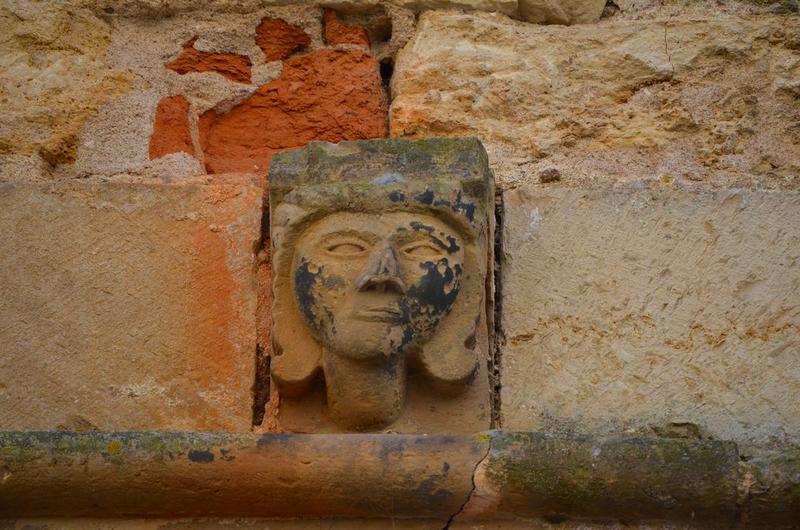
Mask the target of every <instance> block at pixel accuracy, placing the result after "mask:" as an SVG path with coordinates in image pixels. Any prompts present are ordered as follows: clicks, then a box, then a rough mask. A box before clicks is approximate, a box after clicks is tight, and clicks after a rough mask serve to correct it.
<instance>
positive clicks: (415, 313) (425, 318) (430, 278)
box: [404, 258, 462, 333]
mask: <svg viewBox="0 0 800 530" xmlns="http://www.w3.org/2000/svg"><path fill="white" fill-rule="evenodd" d="M419 267H420V269H421V271H422V274H421V276H419V277H418V279H417V281H416V282H415V283H414V284H413V285H412V286H411V287H410V288H409V290H408V293H407V297H406V300H405V304H404V305H405V307H406V309H407V311H408V318H409V320H410V321H411V324H412V326H414V327H415V328H416V330H415V331H416V332H423V333H427V332H429V331H431V330H432V329H433V328H434V327H435V326H436V325H437V324H438V323H439V320H440V319H441V318H442V317H443V316H444V315H446V314H447V313H448V312H449V311H450V309H451V308H452V306H453V303H454V302H455V300H456V297H457V296H458V292H459V290H460V288H461V273H462V270H461V264H460V263H456V264H453V265H451V264H450V263H449V261H448V260H447V258H444V259H441V260H438V261H437V262H431V261H427V262H423V263H420V264H419Z"/></svg>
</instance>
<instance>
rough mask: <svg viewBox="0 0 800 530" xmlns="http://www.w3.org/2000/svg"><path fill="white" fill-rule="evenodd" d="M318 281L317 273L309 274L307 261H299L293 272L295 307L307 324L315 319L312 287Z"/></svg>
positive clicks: (309, 268) (309, 269)
mask: <svg viewBox="0 0 800 530" xmlns="http://www.w3.org/2000/svg"><path fill="white" fill-rule="evenodd" d="M318 279H319V271H317V272H311V267H310V263H309V262H308V260H306V259H303V260H301V262H300V266H299V267H297V268H295V271H294V295H295V297H296V298H297V305H298V307H299V308H300V311H301V312H302V313H303V316H304V317H305V319H306V321H307V322H313V321H314V320H315V318H316V315H315V312H314V307H315V299H314V287H315V285H316V283H317V280H318Z"/></svg>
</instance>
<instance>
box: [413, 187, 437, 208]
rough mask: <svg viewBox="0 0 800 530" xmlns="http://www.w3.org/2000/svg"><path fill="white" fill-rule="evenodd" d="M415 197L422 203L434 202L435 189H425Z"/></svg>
mask: <svg viewBox="0 0 800 530" xmlns="http://www.w3.org/2000/svg"><path fill="white" fill-rule="evenodd" d="M414 198H415V199H416V200H417V201H419V202H421V203H422V204H428V205H430V204H433V191H431V190H425V191H423V192H422V193H418V194H417V195H415V196H414Z"/></svg>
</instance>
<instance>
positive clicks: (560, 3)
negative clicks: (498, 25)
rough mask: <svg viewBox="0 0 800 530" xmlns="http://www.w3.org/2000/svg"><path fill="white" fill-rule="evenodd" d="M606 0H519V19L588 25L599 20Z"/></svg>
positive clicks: (543, 22) (546, 22)
mask: <svg viewBox="0 0 800 530" xmlns="http://www.w3.org/2000/svg"><path fill="white" fill-rule="evenodd" d="M605 6H606V0H520V1H519V18H521V19H522V20H526V21H528V22H535V23H537V24H588V23H590V22H597V21H598V20H600V15H601V14H602V13H603V8H604V7H605Z"/></svg>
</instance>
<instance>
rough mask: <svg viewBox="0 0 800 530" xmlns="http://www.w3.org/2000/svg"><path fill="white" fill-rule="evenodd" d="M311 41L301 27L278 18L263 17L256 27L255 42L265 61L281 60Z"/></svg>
mask: <svg viewBox="0 0 800 530" xmlns="http://www.w3.org/2000/svg"><path fill="white" fill-rule="evenodd" d="M310 43H311V38H310V37H309V36H308V35H307V34H306V32H305V31H303V28H301V27H299V26H294V25H292V24H289V23H288V22H286V21H285V20H282V19H280V18H265V19H264V20H262V21H261V24H259V25H258V27H257V28H256V44H257V45H258V47H259V48H261V49H262V50H263V52H264V60H266V61H268V62H269V61H282V60H284V59H285V58H287V57H289V56H290V55H291V54H293V53H294V52H296V51H300V50H302V49H304V48H305V47H306V46H308V45H309V44H310Z"/></svg>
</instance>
